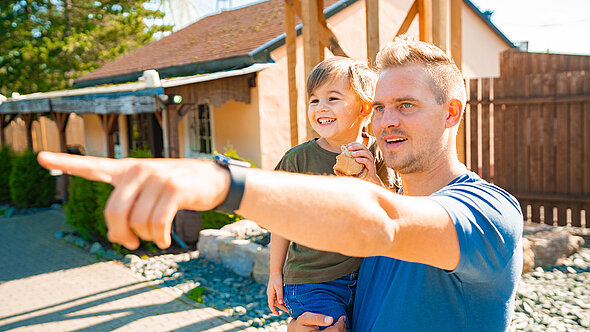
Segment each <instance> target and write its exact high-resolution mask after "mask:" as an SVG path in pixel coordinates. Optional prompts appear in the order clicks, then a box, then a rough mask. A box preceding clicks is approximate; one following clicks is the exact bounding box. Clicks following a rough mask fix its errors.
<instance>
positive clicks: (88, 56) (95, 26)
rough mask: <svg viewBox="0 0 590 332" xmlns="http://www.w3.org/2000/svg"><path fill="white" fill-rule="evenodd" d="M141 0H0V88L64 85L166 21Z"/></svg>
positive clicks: (138, 43)
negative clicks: (153, 22) (156, 23)
mask: <svg viewBox="0 0 590 332" xmlns="http://www.w3.org/2000/svg"><path fill="white" fill-rule="evenodd" d="M144 2H145V0H97V1H92V0H6V1H0V93H1V94H4V95H7V96H10V94H11V93H12V92H19V93H21V94H25V93H33V92H42V91H51V90H59V89H66V88H69V87H70V86H71V83H72V82H73V80H74V79H75V78H78V77H80V76H82V75H84V74H87V73H89V72H91V71H93V70H95V69H97V68H99V67H100V66H102V65H104V64H105V63H107V62H109V61H112V60H114V59H116V58H117V57H119V56H120V55H122V54H125V53H128V52H130V51H132V50H135V49H137V48H139V47H141V46H143V45H145V44H147V43H149V42H151V41H152V40H153V36H154V34H155V33H158V32H163V31H169V30H171V27H170V26H162V25H150V26H149V27H148V26H147V25H146V23H145V22H146V20H150V21H154V20H157V19H160V18H162V17H163V15H164V14H163V13H162V12H160V11H158V10H152V9H148V8H146V7H144Z"/></svg>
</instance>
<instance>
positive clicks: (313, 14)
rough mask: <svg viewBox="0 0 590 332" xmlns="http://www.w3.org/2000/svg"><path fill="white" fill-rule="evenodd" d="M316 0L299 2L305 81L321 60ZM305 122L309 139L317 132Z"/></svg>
mask: <svg viewBox="0 0 590 332" xmlns="http://www.w3.org/2000/svg"><path fill="white" fill-rule="evenodd" d="M318 2H319V1H318V0H303V1H302V4H301V15H302V17H301V19H302V21H303V44H304V47H303V66H304V69H305V81H307V77H309V74H310V73H311V70H312V69H313V67H314V66H315V65H317V64H318V63H319V62H320V61H321V60H322V59H321V53H320V41H319V17H318ZM306 123H307V125H306V129H307V139H311V138H313V137H315V136H316V135H317V134H316V132H315V131H314V130H313V128H312V127H311V125H310V124H309V121H306Z"/></svg>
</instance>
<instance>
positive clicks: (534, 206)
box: [531, 201, 542, 224]
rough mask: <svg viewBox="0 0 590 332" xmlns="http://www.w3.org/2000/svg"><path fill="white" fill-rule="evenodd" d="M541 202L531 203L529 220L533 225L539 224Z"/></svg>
mask: <svg viewBox="0 0 590 332" xmlns="http://www.w3.org/2000/svg"><path fill="white" fill-rule="evenodd" d="M541 205H542V204H541V202H539V201H532V202H531V220H532V221H533V222H534V223H538V224H540V223H541Z"/></svg>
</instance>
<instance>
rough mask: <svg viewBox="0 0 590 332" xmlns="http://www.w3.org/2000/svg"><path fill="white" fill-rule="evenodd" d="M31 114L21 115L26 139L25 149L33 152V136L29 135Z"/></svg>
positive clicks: (31, 123) (31, 120)
mask: <svg viewBox="0 0 590 332" xmlns="http://www.w3.org/2000/svg"><path fill="white" fill-rule="evenodd" d="M33 115H34V114H33V113H23V114H21V116H22V118H23V120H24V121H25V136H26V138H27V149H31V150H33V135H32V133H31V128H32V126H33Z"/></svg>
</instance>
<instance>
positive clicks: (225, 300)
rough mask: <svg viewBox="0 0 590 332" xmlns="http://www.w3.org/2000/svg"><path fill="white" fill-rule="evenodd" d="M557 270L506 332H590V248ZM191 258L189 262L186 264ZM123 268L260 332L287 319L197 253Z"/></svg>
mask: <svg viewBox="0 0 590 332" xmlns="http://www.w3.org/2000/svg"><path fill="white" fill-rule="evenodd" d="M588 242H589V241H588V239H587V240H586V246H585V247H584V248H582V250H580V251H579V252H578V253H576V254H574V255H572V256H570V257H569V258H568V259H566V260H564V261H563V264H562V265H559V266H547V267H544V268H542V267H538V268H537V269H536V270H534V271H533V272H531V273H527V274H525V275H523V277H522V279H521V282H520V284H519V287H518V292H517V296H516V301H515V302H516V303H515V313H514V316H513V320H512V326H511V331H588V330H590V247H589V246H588ZM191 258H192V259H191ZM125 263H126V265H127V266H129V267H130V268H131V269H132V270H133V271H134V272H136V273H137V274H138V276H139V277H141V278H144V279H160V280H161V283H162V286H165V287H169V288H170V289H171V290H173V291H174V292H176V293H177V294H179V295H180V294H181V293H187V292H189V291H190V290H191V289H193V288H195V287H204V293H203V295H202V300H203V303H204V304H205V305H207V306H211V307H214V308H216V309H219V310H224V311H225V312H226V314H227V315H229V316H233V317H235V318H237V319H239V320H242V321H244V322H247V323H249V324H250V325H251V326H253V327H259V328H261V329H262V330H264V331H285V325H286V323H287V318H288V317H287V316H286V315H285V314H284V313H283V314H281V316H279V317H277V316H274V315H271V314H270V312H269V310H268V308H267V306H266V294H265V286H264V285H261V284H258V283H256V282H254V281H253V280H252V279H250V278H243V277H240V276H238V275H236V274H235V273H233V272H232V271H230V270H228V269H226V268H224V267H223V266H222V265H219V264H214V263H211V262H209V261H206V260H205V259H202V258H198V253H197V252H193V253H187V254H181V255H165V256H158V257H152V258H149V259H144V260H142V259H139V258H138V257H137V256H134V257H131V256H128V257H126V259H125Z"/></svg>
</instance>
